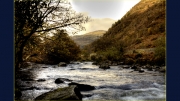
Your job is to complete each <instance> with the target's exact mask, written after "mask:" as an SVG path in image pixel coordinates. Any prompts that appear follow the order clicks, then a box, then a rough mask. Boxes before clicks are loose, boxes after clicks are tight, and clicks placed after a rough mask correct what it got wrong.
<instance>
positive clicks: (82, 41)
mask: <svg viewBox="0 0 180 101" xmlns="http://www.w3.org/2000/svg"><path fill="white" fill-rule="evenodd" d="M105 32H106V31H104V30H97V31H93V32H90V33H86V34H83V35H75V36H71V39H73V40H74V41H75V42H76V43H77V44H78V45H79V46H80V47H81V48H83V47H84V46H85V45H88V44H90V43H92V42H93V41H95V40H97V39H99V38H100V37H102V36H103V34H104V33H105Z"/></svg>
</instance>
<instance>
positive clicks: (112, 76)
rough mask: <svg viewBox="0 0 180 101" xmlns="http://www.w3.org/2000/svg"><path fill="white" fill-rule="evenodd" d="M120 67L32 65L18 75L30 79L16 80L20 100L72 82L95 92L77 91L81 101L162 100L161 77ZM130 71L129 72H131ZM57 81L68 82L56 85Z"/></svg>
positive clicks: (86, 64) (30, 98)
mask: <svg viewBox="0 0 180 101" xmlns="http://www.w3.org/2000/svg"><path fill="white" fill-rule="evenodd" d="M122 66H124V65H118V66H110V67H111V68H110V69H107V70H103V69H100V68H99V67H98V66H96V65H92V62H83V63H79V62H74V63H73V64H68V65H67V66H66V67H58V66H57V65H45V64H34V65H32V66H30V67H28V68H24V69H22V70H21V71H22V72H24V73H27V74H28V73H31V75H33V77H32V78H29V79H23V78H22V79H18V80H17V81H16V82H18V84H19V85H20V86H21V88H22V89H23V90H22V97H21V99H22V100H33V99H34V98H36V97H37V96H39V95H41V94H43V93H45V92H48V91H51V90H54V89H57V88H60V87H67V86H68V83H70V82H72V81H73V82H76V83H80V84H88V85H91V86H95V88H96V89H95V90H92V91H81V93H82V95H83V100H84V101H85V100H117V101H118V100H121V101H122V100H123V101H146V100H151V101H153V100H154V101H157V100H158V101H159V100H163V101H164V100H165V99H166V85H165V74H163V73H159V72H155V71H147V70H145V72H143V73H139V72H138V71H133V70H132V69H122V68H121V67H122ZM132 71H133V72H132ZM57 78H65V79H68V80H66V81H65V83H62V84H56V83H55V80H56V79H57Z"/></svg>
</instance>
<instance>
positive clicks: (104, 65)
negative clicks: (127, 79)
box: [99, 64, 110, 69]
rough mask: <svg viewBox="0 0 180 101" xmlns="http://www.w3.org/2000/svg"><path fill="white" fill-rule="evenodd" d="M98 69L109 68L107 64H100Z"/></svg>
mask: <svg viewBox="0 0 180 101" xmlns="http://www.w3.org/2000/svg"><path fill="white" fill-rule="evenodd" d="M99 68H101V69H110V66H109V65H108V64H101V65H100V66H99Z"/></svg>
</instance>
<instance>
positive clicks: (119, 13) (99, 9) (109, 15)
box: [70, 0, 140, 34]
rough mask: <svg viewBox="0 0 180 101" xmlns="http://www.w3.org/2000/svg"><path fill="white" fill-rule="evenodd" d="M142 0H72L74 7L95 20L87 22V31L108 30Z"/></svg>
mask: <svg viewBox="0 0 180 101" xmlns="http://www.w3.org/2000/svg"><path fill="white" fill-rule="evenodd" d="M139 1H140V0H70V2H71V5H72V7H73V9H74V10H75V11H77V12H80V13H84V14H85V15H88V16H90V17H91V19H92V20H93V21H91V22H89V23H87V24H85V27H86V31H82V32H80V33H79V34H84V33H87V32H92V31H95V30H108V28H110V27H111V25H112V24H113V23H114V22H116V21H117V20H119V19H121V18H122V17H123V15H125V14H126V12H127V11H129V10H130V9H131V8H132V7H133V6H134V5H135V4H137V3H138V2H139Z"/></svg>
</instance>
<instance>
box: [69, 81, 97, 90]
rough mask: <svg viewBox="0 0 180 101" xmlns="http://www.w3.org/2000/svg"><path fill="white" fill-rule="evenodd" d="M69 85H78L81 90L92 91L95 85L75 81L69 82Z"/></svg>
mask: <svg viewBox="0 0 180 101" xmlns="http://www.w3.org/2000/svg"><path fill="white" fill-rule="evenodd" d="M69 85H76V86H77V87H78V88H79V90H80V91H90V90H94V89H95V87H94V86H91V85H86V84H78V83H75V82H72V83H69Z"/></svg>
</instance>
